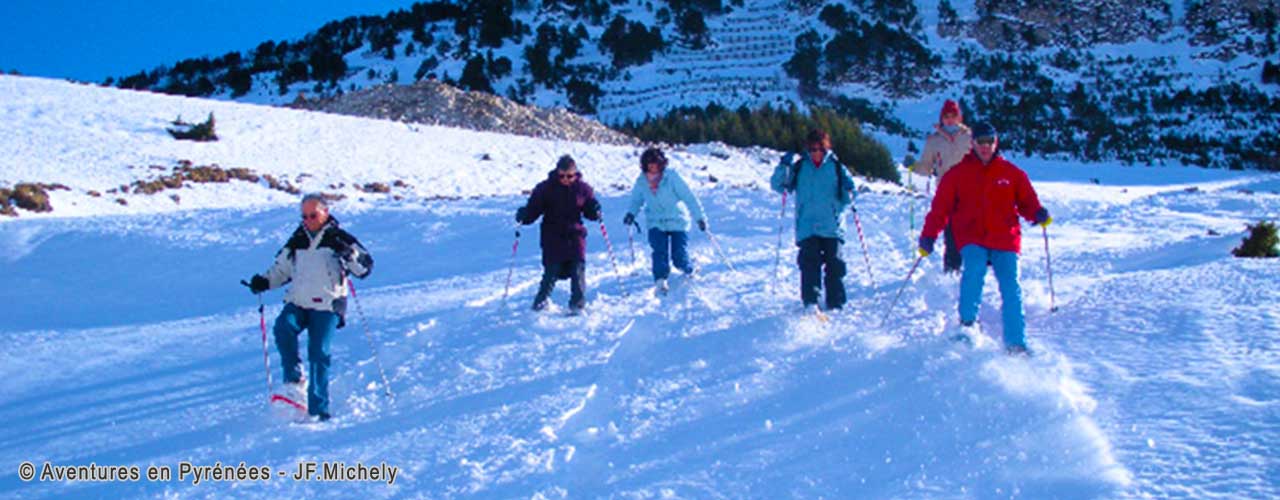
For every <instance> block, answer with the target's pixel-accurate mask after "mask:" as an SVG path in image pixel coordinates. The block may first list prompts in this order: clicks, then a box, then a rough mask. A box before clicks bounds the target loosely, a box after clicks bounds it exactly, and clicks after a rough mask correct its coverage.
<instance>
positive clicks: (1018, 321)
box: [920, 123, 1052, 354]
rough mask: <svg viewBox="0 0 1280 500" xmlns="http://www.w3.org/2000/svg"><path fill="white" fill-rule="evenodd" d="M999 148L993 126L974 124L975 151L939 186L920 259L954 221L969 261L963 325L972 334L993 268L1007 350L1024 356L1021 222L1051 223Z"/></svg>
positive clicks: (1021, 174) (963, 277) (962, 294)
mask: <svg viewBox="0 0 1280 500" xmlns="http://www.w3.org/2000/svg"><path fill="white" fill-rule="evenodd" d="M999 146H1000V143H999V138H998V137H997V136H996V129H995V127H994V126H992V125H990V124H988V123H979V124H977V125H974V127H973V151H971V152H970V153H969V154H968V155H966V156H965V157H964V159H963V160H960V163H958V164H956V166H954V167H952V168H951V170H950V171H948V172H947V173H946V174H944V175H943V176H942V180H941V181H939V183H938V192H937V194H935V195H934V197H933V205H932V206H931V208H930V209H929V215H927V216H925V221H924V229H923V230H922V231H921V232H920V255H921V256H922V257H923V256H927V255H929V254H931V253H933V244H934V242H935V241H936V240H937V238H938V233H939V232H941V231H942V228H944V227H946V226H947V223H948V222H950V224H951V228H952V231H954V232H955V238H956V246H958V247H959V248H960V256H961V260H962V261H963V262H964V264H963V270H962V271H961V274H960V305H959V309H960V324H961V325H963V326H964V327H965V328H966V329H968V328H969V327H972V326H973V324H974V321H976V320H977V319H978V306H979V305H980V304H981V303H982V282H983V279H984V278H985V277H986V274H987V265H988V264H990V265H991V268H992V269H993V270H994V271H995V273H996V281H997V282H999V284H1000V299H1001V301H1002V302H1003V304H1002V306H1001V317H1002V318H1003V320H1004V345H1005V349H1006V350H1008V351H1009V352H1010V353H1013V354H1025V353H1026V352H1027V344H1026V338H1025V331H1026V323H1025V321H1024V319H1023V315H1022V288H1021V287H1020V286H1019V285H1018V253H1019V252H1021V250H1022V226H1021V225H1020V224H1019V223H1018V217H1019V216H1021V217H1022V218H1024V219H1027V220H1029V221H1032V222H1034V223H1035V224H1038V225H1048V224H1049V223H1050V222H1051V221H1052V219H1051V218H1050V217H1049V211H1048V210H1046V209H1045V208H1044V207H1043V206H1041V205H1040V199H1039V198H1038V197H1036V191H1035V189H1033V188H1032V187H1031V181H1030V180H1028V179H1027V174H1026V172H1023V171H1022V169H1019V168H1018V167H1016V166H1014V164H1013V163H1010V162H1009V160H1006V159H1004V157H1003V156H1000V155H999V154H998V149H999ZM962 335H967V334H962Z"/></svg>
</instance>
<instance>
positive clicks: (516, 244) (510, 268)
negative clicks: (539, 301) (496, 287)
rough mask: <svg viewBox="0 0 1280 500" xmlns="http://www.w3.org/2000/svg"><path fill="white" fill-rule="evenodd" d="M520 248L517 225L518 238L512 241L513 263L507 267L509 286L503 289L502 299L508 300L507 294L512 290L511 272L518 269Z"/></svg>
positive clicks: (517, 235) (517, 233) (518, 233)
mask: <svg viewBox="0 0 1280 500" xmlns="http://www.w3.org/2000/svg"><path fill="white" fill-rule="evenodd" d="M519 248H520V227H519V226H517V227H516V240H515V242H513V243H511V265H510V266H508V267H507V286H506V287H504V288H503V289H502V301H503V302H506V301H507V295H508V294H509V293H510V292H511V273H513V272H515V270H516V250H517V249H519Z"/></svg>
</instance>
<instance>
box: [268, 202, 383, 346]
mask: <svg viewBox="0 0 1280 500" xmlns="http://www.w3.org/2000/svg"><path fill="white" fill-rule="evenodd" d="M348 249H349V250H348ZM344 251H347V252H349V253H348V254H347V255H345V256H344V255H342V252H344ZM371 272H373V257H372V256H371V255H369V251H368V250H365V248H364V246H362V245H360V242H359V241H357V240H356V239H355V237H354V236H351V234H349V233H347V232H346V231H343V230H342V229H341V228H339V227H338V220H337V219H334V218H332V217H330V218H329V222H327V223H325V225H324V227H321V228H320V231H318V232H317V233H316V234H314V235H312V234H311V233H310V232H309V231H307V228H306V227H305V226H302V225H299V226H298V229H297V230H295V231H294V232H293V236H291V237H289V241H288V242H287V243H285V245H284V248H281V249H280V251H279V252H278V253H276V260H275V262H274V263H273V264H271V267H270V268H269V269H267V272H266V273H264V274H263V276H265V277H266V278H267V281H268V283H269V284H270V286H271V288H279V287H281V286H284V285H285V284H289V283H291V285H290V286H289V291H288V292H286V293H285V297H284V298H285V301H287V302H290V303H292V304H293V305H295V306H298V307H301V308H303V309H311V310H316V311H332V312H336V313H338V315H339V316H343V317H345V316H346V310H347V282H346V274H347V273H350V274H352V275H354V276H355V277H357V278H360V279H364V278H366V277H368V276H369V273H371ZM341 322H342V323H345V321H341Z"/></svg>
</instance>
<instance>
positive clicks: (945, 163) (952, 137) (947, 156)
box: [911, 99, 972, 273]
mask: <svg viewBox="0 0 1280 500" xmlns="http://www.w3.org/2000/svg"><path fill="white" fill-rule="evenodd" d="M933 128H934V131H933V133H931V134H929V137H928V138H926V139H925V141H924V152H923V153H921V154H920V160H919V161H917V162H916V163H915V164H914V165H912V166H911V170H912V171H913V172H915V173H917V174H920V175H928V176H933V175H936V176H938V178H939V179H941V178H942V175H943V174H946V173H947V171H948V170H951V167H954V166H955V165H956V164H957V163H960V160H961V159H963V158H964V156H965V155H967V154H969V150H970V148H971V146H972V145H971V141H970V139H972V134H971V132H970V131H969V127H967V126H965V124H964V117H963V116H962V115H961V113H960V105H959V104H956V102H955V101H953V100H951V99H947V102H945V103H943V104H942V113H940V115H939V117H938V123H937V124H934V126H933ZM930 182H932V181H930ZM942 234H943V239H944V241H946V244H947V250H946V253H944V254H943V269H944V270H945V271H946V272H948V273H958V272H960V249H959V248H956V237H955V234H954V233H952V232H951V225H950V224H948V225H947V227H946V229H945V230H944V231H943V233H942Z"/></svg>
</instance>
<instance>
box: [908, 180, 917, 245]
mask: <svg viewBox="0 0 1280 500" xmlns="http://www.w3.org/2000/svg"><path fill="white" fill-rule="evenodd" d="M907 190H908V191H910V193H908V194H907V196H909V197H910V202H909V203H910V205H911V228H910V231H911V232H913V233H914V232H916V184H915V181H914V180H913V179H912V175H911V167H907Z"/></svg>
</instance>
